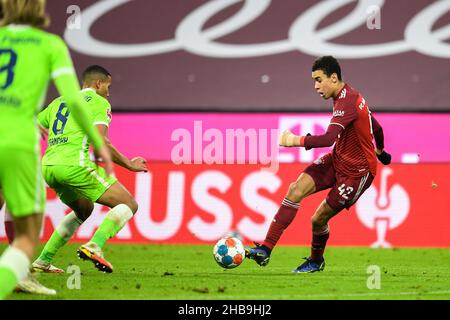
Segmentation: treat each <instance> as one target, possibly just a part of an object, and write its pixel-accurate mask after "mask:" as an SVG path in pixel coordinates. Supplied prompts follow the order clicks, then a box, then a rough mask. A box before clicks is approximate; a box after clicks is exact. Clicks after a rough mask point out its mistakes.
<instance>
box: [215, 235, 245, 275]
mask: <svg viewBox="0 0 450 320" xmlns="http://www.w3.org/2000/svg"><path fill="white" fill-rule="evenodd" d="M213 255H214V260H216V262H217V263H218V264H219V266H221V267H222V268H225V269H232V268H236V267H237V266H238V265H240V264H241V263H242V261H244V259H245V250H244V245H243V244H242V241H241V240H239V239H238V238H236V237H224V238H222V239H220V240H219V241H217V243H216V245H215V246H214V249H213Z"/></svg>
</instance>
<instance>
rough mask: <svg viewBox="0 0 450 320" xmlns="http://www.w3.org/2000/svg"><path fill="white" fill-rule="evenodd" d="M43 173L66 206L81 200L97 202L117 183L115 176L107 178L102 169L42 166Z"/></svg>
mask: <svg viewBox="0 0 450 320" xmlns="http://www.w3.org/2000/svg"><path fill="white" fill-rule="evenodd" d="M42 173H43V175H44V178H45V181H46V182H47V184H48V185H49V187H50V188H52V189H53V190H55V192H56V194H57V195H58V197H59V198H60V199H61V201H62V202H64V203H65V204H69V203H72V202H74V201H76V200H78V199H80V198H85V199H88V200H91V201H92V202H95V201H97V200H98V198H100V197H101V196H102V194H104V193H105V191H106V190H108V189H109V187H111V186H112V185H113V184H114V183H115V182H116V181H117V178H116V177H114V176H110V177H107V176H106V172H105V169H103V168H102V167H97V168H96V169H94V168H89V167H78V166H60V165H56V166H42Z"/></svg>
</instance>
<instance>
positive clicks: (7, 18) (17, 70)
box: [0, 0, 113, 299]
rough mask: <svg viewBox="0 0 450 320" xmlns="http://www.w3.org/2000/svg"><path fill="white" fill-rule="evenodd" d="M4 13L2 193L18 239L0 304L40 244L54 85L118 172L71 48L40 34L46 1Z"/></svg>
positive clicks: (14, 5) (2, 264) (6, 4)
mask: <svg viewBox="0 0 450 320" xmlns="http://www.w3.org/2000/svg"><path fill="white" fill-rule="evenodd" d="M2 9H3V15H4V16H3V19H2V20H1V23H0V25H1V27H0V59H1V60H0V61H1V62H2V66H1V68H2V70H4V76H3V77H2V78H1V83H0V122H1V123H2V125H1V126H0V136H1V137H2V139H0V187H1V188H2V191H3V196H4V198H5V199H4V200H5V202H6V203H7V204H8V208H9V211H10V213H11V215H12V217H13V219H14V228H15V230H14V231H15V239H14V241H13V243H12V244H11V245H10V246H9V247H8V248H7V249H6V250H5V251H4V252H3V253H2V256H1V257H0V279H1V281H0V299H4V298H6V297H7V296H8V295H9V294H10V293H11V292H12V291H13V289H14V288H15V287H16V285H17V283H18V282H19V281H21V280H23V279H25V278H26V277H27V274H28V273H29V267H30V261H31V259H32V258H33V255H34V252H35V248H36V246H37V245H38V243H39V233H40V229H41V225H42V214H43V212H44V207H45V188H44V182H43V179H42V174H41V166H40V145H39V130H38V127H37V125H36V123H37V121H36V115H37V113H38V111H39V110H40V108H41V106H42V101H43V99H44V97H45V95H46V90H47V86H48V82H49V81H50V79H53V81H54V83H55V85H56V88H57V89H58V91H59V92H60V94H61V95H62V96H64V97H65V99H66V101H67V105H68V107H69V110H70V111H71V112H72V114H73V116H74V118H75V120H76V121H77V122H78V123H79V125H80V126H81V127H82V128H83V131H84V132H86V134H87V135H88V137H89V140H90V141H91V142H92V144H93V145H94V150H95V154H96V157H97V158H102V159H103V161H104V163H105V167H106V171H107V173H108V174H111V173H112V172H113V169H112V161H111V157H110V153H109V150H108V148H107V147H106V145H105V143H104V141H103V139H102V137H101V136H100V134H99V133H98V131H97V130H95V128H94V126H92V124H91V123H90V122H89V115H88V114H87V113H86V112H87V111H86V104H85V102H84V101H83V99H82V98H81V95H80V93H79V91H80V86H79V84H78V81H77V78H76V75H75V70H74V67H73V63H72V60H71V58H70V55H69V51H68V49H67V46H66V44H65V43H64V41H63V40H62V39H61V38H60V37H58V36H56V35H53V34H51V33H48V32H45V31H43V30H41V29H43V28H45V27H46V26H47V25H48V20H49V19H48V17H47V16H46V14H45V1H44V0H9V1H6V0H2ZM25 92H26V94H24V93H25Z"/></svg>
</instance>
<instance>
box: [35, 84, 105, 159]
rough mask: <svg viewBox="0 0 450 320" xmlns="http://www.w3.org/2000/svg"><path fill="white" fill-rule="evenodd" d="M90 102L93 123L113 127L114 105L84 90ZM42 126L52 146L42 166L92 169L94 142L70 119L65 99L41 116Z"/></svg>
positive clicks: (55, 101) (55, 103) (54, 101)
mask: <svg viewBox="0 0 450 320" xmlns="http://www.w3.org/2000/svg"><path fill="white" fill-rule="evenodd" d="M81 92H82V95H83V98H84V100H85V101H86V102H87V105H88V111H89V113H90V116H91V122H92V124H94V125H98V124H103V125H105V126H107V127H109V124H110V123H111V105H110V104H109V102H108V100H106V99H105V98H103V97H102V96H100V95H98V94H97V93H95V91H94V90H92V89H83V90H81ZM38 119H39V123H40V124H41V125H42V126H43V127H44V128H48V147H47V150H46V151H45V155H44V158H43V159H42V164H43V165H44V166H46V165H47V166H48V165H64V166H82V167H92V166H94V163H93V162H92V161H90V159H89V145H90V141H89V139H88V137H87V135H86V134H85V133H84V132H83V130H82V129H81V127H80V126H79V125H78V123H77V122H76V121H75V120H74V119H73V118H72V117H71V116H70V112H69V110H68V109H67V106H66V104H65V101H64V99H63V98H61V97H60V98H57V99H55V100H53V102H52V103H50V104H49V106H48V107H47V108H46V109H44V110H43V111H41V113H39V116H38Z"/></svg>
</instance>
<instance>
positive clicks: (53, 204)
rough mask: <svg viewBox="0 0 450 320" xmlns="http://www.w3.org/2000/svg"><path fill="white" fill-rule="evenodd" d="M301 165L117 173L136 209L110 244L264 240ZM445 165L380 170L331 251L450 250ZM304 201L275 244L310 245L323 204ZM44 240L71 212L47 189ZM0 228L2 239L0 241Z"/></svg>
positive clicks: (99, 212)
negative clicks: (363, 248) (238, 238)
mask: <svg viewBox="0 0 450 320" xmlns="http://www.w3.org/2000/svg"><path fill="white" fill-rule="evenodd" d="M305 166H306V165H305V164H280V166H279V169H278V171H277V172H273V171H270V170H265V169H262V168H263V166H261V165H248V164H247V165H226V164H224V165H205V164H200V165H175V164H173V163H150V171H149V172H148V173H137V174H135V173H131V172H129V171H127V170H125V169H123V168H119V167H117V168H116V170H117V171H116V174H117V177H118V179H119V180H120V181H121V182H122V183H123V184H124V185H125V186H126V188H127V189H128V190H130V192H131V193H132V194H133V195H134V196H135V197H136V199H137V202H138V203H139V210H138V212H137V213H136V215H135V217H134V218H133V219H132V220H131V221H130V222H129V223H128V225H127V226H126V227H125V228H124V229H123V230H122V231H121V232H120V233H119V234H118V235H117V237H116V238H115V239H112V240H111V241H113V242H136V243H211V242H213V241H215V240H217V239H218V238H220V237H221V236H223V235H225V234H227V233H229V232H237V233H238V234H239V235H240V236H242V237H243V238H244V240H246V241H250V240H253V241H261V240H262V239H263V238H264V235H265V233H266V231H267V229H268V226H269V224H270V222H271V219H272V217H273V215H274V214H275V213H276V211H277V209H278V207H279V204H280V203H281V201H282V199H283V197H284V195H285V194H286V191H287V188H288V186H289V184H290V183H291V182H293V181H294V180H295V179H296V178H297V176H298V174H299V173H300V172H301V171H302V170H303V169H304V168H305ZM448 176H450V165H449V164H393V165H390V166H382V165H381V164H380V165H379V166H378V174H377V176H376V178H375V180H374V182H373V184H372V186H371V188H370V189H368V190H367V191H366V192H365V193H364V194H363V196H362V197H361V198H360V199H359V201H358V202H357V203H356V205H355V206H353V207H352V208H351V209H350V210H349V211H347V210H344V211H343V212H341V213H340V214H339V215H338V216H336V217H335V218H334V219H333V220H332V221H331V222H330V227H331V238H330V242H329V244H330V245H339V246H347V245H349V246H350V245H352V246H374V247H389V246H393V247H409V246H414V247H415V246H419V247H422V246H423V247H448V246H450V215H449V214H448V212H449V211H450V201H449V198H448V190H449V188H450V181H448V179H447V178H446V177H448ZM326 192H327V191H322V192H320V193H317V194H315V195H312V196H311V197H308V198H307V199H305V200H304V201H303V202H302V203H301V206H300V210H299V212H298V214H297V218H296V219H295V220H294V222H293V223H292V225H291V226H290V228H289V229H288V230H287V231H286V232H285V234H284V235H283V237H282V238H281V241H280V244H285V245H308V244H309V241H310V239H311V226H310V225H311V222H310V218H311V216H312V215H313V213H314V211H315V209H316V208H317V207H318V205H319V204H320V202H321V201H322V200H323V199H324V198H325V197H326ZM47 197H48V201H47V207H46V218H45V223H44V230H43V233H42V239H44V240H46V239H48V238H49V236H50V234H51V232H52V231H53V229H54V227H55V226H56V225H57V224H58V223H59V221H60V220H61V219H62V217H63V216H64V214H66V213H67V212H69V210H68V208H67V207H66V206H65V205H63V204H62V203H61V202H60V200H59V199H57V198H56V196H55V194H54V193H53V192H52V191H51V190H48V195H47ZM106 212H107V208H105V207H102V206H96V207H95V210H94V212H93V214H92V216H91V217H90V218H89V219H88V220H87V221H86V222H85V224H83V225H82V227H81V228H80V229H79V230H78V232H77V233H76V235H75V237H74V240H75V241H85V240H86V239H89V238H90V237H91V236H92V235H93V233H94V232H95V229H96V228H97V227H98V225H99V224H100V223H101V221H102V218H103V217H104V215H105V214H106ZM0 219H2V220H3V212H2V213H1V214H0ZM4 237H5V233H4V230H3V226H0V239H4Z"/></svg>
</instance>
